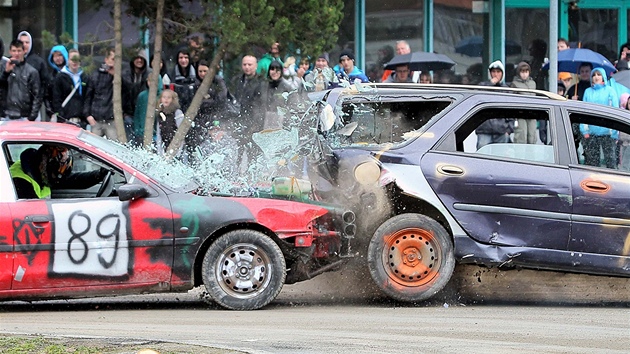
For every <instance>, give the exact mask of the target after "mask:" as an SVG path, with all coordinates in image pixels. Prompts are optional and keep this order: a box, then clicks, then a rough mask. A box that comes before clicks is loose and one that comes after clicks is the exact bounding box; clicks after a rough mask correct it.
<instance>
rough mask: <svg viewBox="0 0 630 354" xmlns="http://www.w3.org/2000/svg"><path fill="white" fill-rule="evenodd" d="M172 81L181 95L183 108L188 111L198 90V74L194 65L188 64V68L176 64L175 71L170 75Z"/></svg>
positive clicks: (180, 99) (180, 102) (180, 100)
mask: <svg viewBox="0 0 630 354" xmlns="http://www.w3.org/2000/svg"><path fill="white" fill-rule="evenodd" d="M170 77H171V80H172V81H171V83H172V84H174V85H175V87H174V88H175V90H174V91H175V92H177V95H178V96H179V104H180V106H181V110H182V111H183V112H186V110H188V106H190V103H191V102H192V99H193V97H194V96H195V92H196V90H197V87H196V85H195V84H196V82H197V74H196V73H195V68H194V67H193V66H192V65H188V67H186V68H181V67H180V66H179V65H175V68H173V73H172V75H170Z"/></svg>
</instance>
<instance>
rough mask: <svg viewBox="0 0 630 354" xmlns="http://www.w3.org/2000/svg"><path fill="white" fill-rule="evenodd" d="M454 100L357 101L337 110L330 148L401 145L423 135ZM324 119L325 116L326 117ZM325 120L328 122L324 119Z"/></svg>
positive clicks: (331, 130) (389, 99)
mask: <svg viewBox="0 0 630 354" xmlns="http://www.w3.org/2000/svg"><path fill="white" fill-rule="evenodd" d="M451 102H452V101H451V100H446V99H444V98H441V99H422V98H421V97H410V98H408V99H407V100H404V101H403V100H400V98H398V99H397V100H394V99H393V97H383V96H380V97H378V98H367V97H362V98H356V97H353V99H351V100H345V101H343V102H342V103H341V105H337V106H336V107H335V108H334V116H335V118H336V121H335V124H334V125H333V127H332V128H331V129H330V131H329V139H328V140H329V141H330V143H331V145H332V146H331V147H333V148H339V147H344V146H351V145H381V144H398V143H402V142H405V141H407V140H409V139H412V138H414V137H417V136H420V135H421V134H422V132H424V131H425V130H426V129H427V127H428V126H429V124H427V123H429V122H430V121H431V120H432V118H434V117H437V116H439V115H440V114H441V113H442V112H443V111H444V110H445V109H446V108H447V107H448V106H449V105H450V104H451ZM323 115H325V113H323ZM323 119H325V118H323Z"/></svg>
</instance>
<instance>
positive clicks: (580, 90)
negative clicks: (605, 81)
mask: <svg viewBox="0 0 630 354" xmlns="http://www.w3.org/2000/svg"><path fill="white" fill-rule="evenodd" d="M576 87H577V96H578V100H579V101H583V100H584V91H586V89H587V88H589V87H591V82H590V81H585V80H580V81H579V82H578V83H577V84H575V85H573V86H571V87H570V88H569V89H568V90H567V97H568V98H569V99H571V97H573V96H575V88H576Z"/></svg>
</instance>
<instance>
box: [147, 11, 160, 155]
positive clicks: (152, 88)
mask: <svg viewBox="0 0 630 354" xmlns="http://www.w3.org/2000/svg"><path fill="white" fill-rule="evenodd" d="M163 33H164V0H158V2H157V12H156V15H155V43H154V49H153V53H154V54H153V61H152V62H151V67H152V68H153V71H152V72H151V74H150V75H151V83H150V84H149V97H148V100H147V115H146V117H145V123H144V139H143V144H142V145H143V146H144V147H145V148H150V147H151V143H152V141H153V126H154V125H155V107H156V106H157V105H156V103H157V102H156V101H157V97H156V96H157V92H158V85H159V84H160V79H159V78H160V63H161V62H162V37H163Z"/></svg>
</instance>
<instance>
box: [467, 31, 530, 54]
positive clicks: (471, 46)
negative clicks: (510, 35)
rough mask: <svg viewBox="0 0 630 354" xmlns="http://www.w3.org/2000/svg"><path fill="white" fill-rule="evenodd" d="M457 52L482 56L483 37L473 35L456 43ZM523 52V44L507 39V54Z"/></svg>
mask: <svg viewBox="0 0 630 354" xmlns="http://www.w3.org/2000/svg"><path fill="white" fill-rule="evenodd" d="M455 53H459V54H463V55H468V56H469V57H480V56H481V54H482V53H483V37H481V36H471V37H467V38H464V39H462V40H461V41H459V42H458V43H457V45H455ZM519 54H521V45H520V44H518V43H516V42H514V41H512V40H506V41H505V55H508V56H509V55H519Z"/></svg>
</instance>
